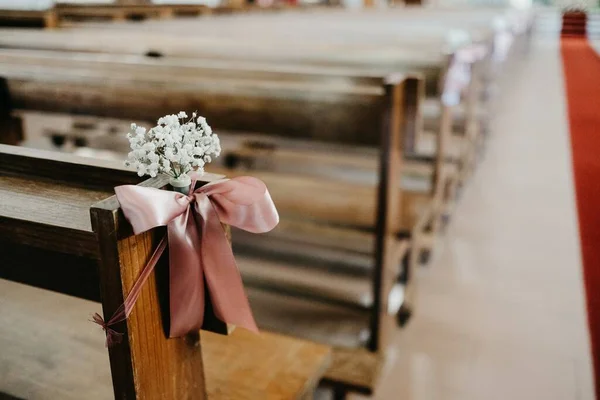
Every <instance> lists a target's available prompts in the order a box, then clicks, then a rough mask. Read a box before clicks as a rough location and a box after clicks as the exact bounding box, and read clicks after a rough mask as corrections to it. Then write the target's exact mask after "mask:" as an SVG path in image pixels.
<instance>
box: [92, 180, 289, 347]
mask: <svg viewBox="0 0 600 400" xmlns="http://www.w3.org/2000/svg"><path fill="white" fill-rule="evenodd" d="M194 183H195V182H192V188H193V187H194ZM115 192H116V194H117V198H118V200H119V203H120V204H121V209H122V210H123V213H124V214H125V217H126V218H127V220H128V221H129V222H130V223H131V225H132V227H133V231H134V233H135V234H139V233H142V232H145V231H148V230H150V229H152V228H155V227H158V226H165V225H166V226H167V234H168V246H169V308H170V316H171V322H170V330H169V337H172V338H173V337H180V336H184V335H186V334H188V333H190V332H197V331H198V330H199V329H200V327H201V326H202V322H203V320H204V309H205V304H204V299H205V297H204V290H205V286H204V282H205V281H206V285H207V290H208V292H209V295H210V299H211V301H212V305H213V308H214V312H215V315H216V316H217V318H219V319H220V320H221V321H223V322H225V323H229V324H233V325H237V326H240V327H243V328H246V329H249V330H251V331H254V332H258V328H257V326H256V323H255V322H254V317H253V316H252V311H251V309H250V305H249V303H248V298H247V297H246V293H245V291H244V287H243V284H242V279H241V276H240V273H239V270H238V268H237V265H236V263H235V259H234V257H233V252H232V250H231V245H230V244H229V241H228V240H227V236H226V235H225V231H224V230H223V227H222V226H221V223H224V224H228V225H231V226H234V227H237V228H240V229H244V230H246V231H249V232H253V233H263V232H268V231H270V230H272V229H273V228H274V227H275V226H276V225H277V224H278V222H279V215H278V214H277V209H276V208H275V205H274V204H273V200H272V199H271V196H270V195H269V191H268V190H267V187H266V185H265V184H264V183H263V182H262V181H260V180H259V179H256V178H252V177H247V176H245V177H237V178H233V179H225V180H219V181H215V182H211V183H208V184H206V185H204V186H202V187H200V188H198V189H197V190H195V191H193V192H190V194H189V195H188V196H186V195H183V194H181V193H177V192H171V191H166V190H160V189H155V188H148V187H142V186H134V185H125V186H118V187H116V188H115ZM165 247H166V243H165V239H163V240H162V241H161V243H160V244H159V247H158V248H157V249H156V251H155V253H154V254H153V256H152V258H151V259H150V261H149V262H148V264H147V265H146V266H145V267H144V270H143V271H142V273H141V275H140V277H139V278H138V280H137V282H136V283H135V285H134V286H133V288H132V290H131V292H130V293H129V295H128V296H127V299H126V300H125V302H124V304H123V305H122V306H121V307H120V308H119V309H118V310H117V312H115V314H114V315H113V316H112V318H111V319H110V320H108V321H107V322H105V321H104V320H103V319H102V318H101V317H100V316H99V315H97V314H96V315H95V316H94V322H96V323H98V324H99V325H101V326H102V328H103V329H104V330H105V332H106V335H107V345H111V344H112V343H115V342H118V341H120V336H119V333H118V332H115V331H114V330H113V329H111V328H110V325H113V324H116V323H118V322H121V321H124V320H125V319H127V317H128V316H129V314H130V313H131V311H132V310H133V305H134V304H135V301H136V300H137V298H138V296H139V293H140V291H141V289H142V287H143V284H144V283H145V281H146V279H147V278H148V276H149V275H150V272H151V271H152V270H153V268H154V266H155V265H156V263H157V262H158V260H159V258H160V255H161V254H162V252H163V251H164V249H165Z"/></svg>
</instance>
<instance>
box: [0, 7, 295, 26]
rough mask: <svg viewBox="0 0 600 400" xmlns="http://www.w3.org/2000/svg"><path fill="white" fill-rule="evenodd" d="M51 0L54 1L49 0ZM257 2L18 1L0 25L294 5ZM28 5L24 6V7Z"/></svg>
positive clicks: (1, 11)
mask: <svg viewBox="0 0 600 400" xmlns="http://www.w3.org/2000/svg"><path fill="white" fill-rule="evenodd" d="M48 3H53V2H48ZM269 3H271V4H257V3H251V2H247V1H243V0H227V1H222V2H221V1H217V2H204V4H194V3H193V2H182V3H166V4H155V3H152V2H149V1H131V2H126V1H125V2H118V1H117V2H115V3H98V2H92V1H90V2H88V3H86V2H79V3H69V2H65V3H53V4H51V5H50V4H49V6H48V7H45V8H39V4H37V3H33V4H28V3H27V2H21V3H20V4H18V5H17V6H16V7H11V8H2V7H1V5H0V26H10V27H25V28H46V29H56V28H59V27H65V26H70V25H73V24H78V23H96V22H106V21H111V22H123V21H137V22H139V21H145V20H149V19H160V20H165V19H174V18H175V19H178V18H190V17H199V16H205V15H213V14H230V13H233V12H248V11H272V10H278V9H282V8H285V7H290V6H293V5H292V4H290V3H287V2H283V3H276V2H269ZM28 5H29V6H30V7H27V6H28Z"/></svg>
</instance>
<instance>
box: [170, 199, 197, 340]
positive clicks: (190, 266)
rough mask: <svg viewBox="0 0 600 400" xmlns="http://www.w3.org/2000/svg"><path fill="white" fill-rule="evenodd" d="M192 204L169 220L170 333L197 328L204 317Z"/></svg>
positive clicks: (178, 335)
mask: <svg viewBox="0 0 600 400" xmlns="http://www.w3.org/2000/svg"><path fill="white" fill-rule="evenodd" d="M191 210H192V209H191V207H190V208H188V209H187V211H186V212H184V213H183V214H182V215H180V216H179V217H177V218H175V219H174V220H172V221H171V222H169V224H168V235H169V308H170V326H169V337H171V338H175V337H181V336H185V335H187V334H188V333H190V332H194V331H196V332H198V331H199V330H200V328H201V327H202V322H203V321H204V307H205V304H204V303H205V302H204V274H203V271H202V268H201V258H200V253H201V243H200V238H199V235H198V228H197V227H196V221H195V219H194V218H193V217H192V216H191V215H190V213H191Z"/></svg>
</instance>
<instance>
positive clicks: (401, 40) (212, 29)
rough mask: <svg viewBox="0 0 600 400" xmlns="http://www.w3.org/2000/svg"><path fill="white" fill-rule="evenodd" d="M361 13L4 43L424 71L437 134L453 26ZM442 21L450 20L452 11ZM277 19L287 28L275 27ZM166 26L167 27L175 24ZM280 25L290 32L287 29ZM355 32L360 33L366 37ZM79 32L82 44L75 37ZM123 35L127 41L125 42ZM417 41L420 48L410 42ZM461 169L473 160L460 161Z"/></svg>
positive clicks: (428, 118)
mask: <svg viewBox="0 0 600 400" xmlns="http://www.w3.org/2000/svg"><path fill="white" fill-rule="evenodd" d="M454 14H456V13H454ZM357 15H358V16H356V15H355V14H353V13H343V12H319V13H285V14H282V15H278V16H277V17H276V18H277V19H275V18H269V17H268V16H252V17H251V16H243V17H241V18H235V19H232V20H228V19H221V18H211V19H208V20H207V21H205V22H204V23H203V24H202V25H198V24H197V23H196V25H194V22H189V23H188V24H187V25H184V26H185V27H186V28H187V30H186V29H183V28H178V27H177V26H174V27H173V28H174V29H173V30H172V31H169V34H164V33H163V28H164V27H165V24H159V25H157V24H154V25H153V24H150V25H149V26H150V27H153V28H154V30H160V31H161V35H155V34H153V32H152V30H147V29H144V28H143V27H144V26H146V25H143V26H142V27H140V28H139V29H137V28H136V29H135V30H133V29H129V30H126V31H124V32H119V31H117V32H110V31H105V30H100V31H98V30H92V31H89V30H83V29H80V30H78V31H77V32H56V34H53V35H51V36H48V35H37V36H31V35H28V37H24V36H23V35H18V36H15V37H13V35H11V34H10V32H7V35H5V38H6V39H2V38H0V43H1V44H2V45H4V46H18V47H26V48H45V49H60V50H69V51H95V52H103V53H106V52H109V53H125V54H139V55H143V54H152V55H153V56H164V57H167V58H169V59H171V58H175V59H177V58H179V59H182V58H189V57H201V58H202V59H201V60H198V61H199V62H201V63H203V64H204V63H206V62H207V61H208V63H210V60H207V58H208V59H213V60H214V59H220V60H230V61H231V63H232V64H235V63H240V62H244V63H248V62H252V63H259V64H260V63H263V64H264V63H265V62H267V63H270V64H277V65H282V64H283V65H287V66H293V67H298V66H299V65H300V64H301V65H307V66H312V67H314V68H323V67H328V68H331V67H338V68H341V67H343V68H348V67H351V68H359V69H361V70H363V71H365V72H370V73H378V74H382V73H391V72H394V71H398V70H419V71H421V72H422V73H424V74H425V78H426V84H427V94H428V96H430V97H431V100H430V101H428V103H429V104H430V106H429V107H425V111H426V112H425V113H424V117H425V128H426V129H427V130H428V131H430V132H431V133H433V134H436V133H437V132H439V131H440V127H441V125H440V121H441V115H442V113H443V110H442V109H441V107H440V106H439V100H438V101H436V100H435V99H436V96H438V98H439V94H440V86H441V85H440V81H441V80H442V79H443V75H444V73H445V70H446V68H447V65H448V60H449V57H450V56H449V55H444V54H443V50H444V43H445V39H444V32H447V28H445V29H444V30H442V31H440V30H439V28H437V32H436V33H435V34H425V33H424V32H423V30H422V29H421V30H417V32H418V34H417V35H416V36H415V34H414V33H412V32H411V29H414V26H411V27H410V29H406V28H402V27H401V26H400V25H399V24H395V25H394V24H392V23H393V22H394V18H395V19H398V17H399V16H401V14H400V13H398V12H397V10H396V11H395V12H393V13H392V16H393V18H385V14H382V13H357ZM450 15H453V14H450ZM442 16H443V17H444V18H445V17H447V15H446V14H443V15H442ZM279 18H281V20H283V21H285V23H284V24H281V23H276V21H278V20H279ZM308 21H311V23H310V24H308V25H309V26H310V27H311V28H310V30H307V29H306V27H305V26H307V22H308ZM315 21H316V23H315ZM263 25H264V26H263ZM195 26H196V28H198V27H203V28H201V29H202V31H203V32H204V30H206V32H204V33H203V35H202V37H200V38H194V40H193V41H186V40H184V39H183V38H182V37H181V36H180V35H181V32H189V31H190V30H191V29H194V27H195ZM166 27H167V28H168V27H169V25H166ZM219 27H220V28H219ZM282 27H284V29H285V31H281V29H282ZM300 27H302V29H300ZM427 27H428V28H429V27H431V26H430V25H429V26H427ZM175 28H177V29H175ZM288 28H289V29H288ZM296 28H298V29H296ZM244 32H248V33H247V34H245V33H244ZM269 32H270V33H269ZM278 32H279V33H278ZM356 32H360V35H357V34H356ZM482 32H487V34H484V33H480V34H479V36H478V37H480V39H481V40H482V41H484V42H486V41H487V42H489V39H490V33H489V29H488V30H487V31H482ZM75 34H76V35H77V41H74V40H72V38H73V35H75ZM123 35H125V36H126V37H127V38H128V40H126V41H124V40H122V38H123ZM305 36H307V37H305ZM248 37H250V38H253V37H254V38H260V40H256V41H252V42H251V43H248ZM342 39H343V41H342ZM413 42H414V44H411V43H413ZM457 108H459V109H460V108H462V112H460V113H458V114H459V115H458V116H456V117H454V118H453V119H454V121H455V122H453V127H454V128H455V130H456V131H457V132H458V133H459V135H454V136H453V137H452V140H451V141H450V143H449V146H450V147H451V148H452V151H451V152H452V153H454V154H456V155H457V157H455V158H459V159H460V158H462V157H467V158H468V157H469V154H468V151H467V150H465V149H466V148H469V147H470V146H471V145H470V143H469V142H471V141H472V140H470V139H467V140H463V139H462V137H461V135H464V132H465V131H466V127H467V125H470V126H475V125H476V124H474V123H471V122H467V121H472V120H474V119H476V116H475V115H472V114H474V111H473V110H471V109H472V108H473V107H470V106H468V105H464V106H459V107H457ZM453 114H456V113H455V112H453ZM424 136H425V135H420V133H419V135H418V136H417V137H416V141H417V143H419V142H420V141H421V138H422V137H424ZM428 136H429V137H426V138H425V142H426V143H425V144H424V145H423V146H421V145H420V146H417V150H419V149H420V148H425V149H427V150H426V151H425V152H426V154H427V155H428V156H431V151H432V150H431V149H434V148H435V146H434V145H432V142H435V139H432V138H431V136H432V135H428ZM414 147H415V146H414V145H411V146H408V149H411V150H412V149H413V148H414ZM459 164H460V165H463V164H464V165H467V164H469V163H468V162H463V161H462V160H461V162H460V163H459ZM462 175H466V174H462Z"/></svg>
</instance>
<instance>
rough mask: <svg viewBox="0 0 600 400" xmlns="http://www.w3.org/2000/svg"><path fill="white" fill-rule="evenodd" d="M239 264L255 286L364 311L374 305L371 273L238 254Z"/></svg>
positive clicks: (247, 278)
mask: <svg viewBox="0 0 600 400" xmlns="http://www.w3.org/2000/svg"><path fill="white" fill-rule="evenodd" d="M237 264H238V266H239V268H240V272H241V273H242V277H243V279H244V282H246V283H247V284H248V285H251V286H254V287H261V288H265V289H271V290H276V291H281V292H284V293H290V294H294V295H297V296H301V297H308V298H315V299H319V300H322V301H325V302H332V303H335V304H339V305H342V306H347V307H351V308H358V309H363V310H367V309H368V308H369V307H371V306H372V304H373V293H372V286H371V280H370V277H369V276H368V275H367V276H356V275H347V274H345V273H344V270H342V269H337V270H336V269H335V268H327V267H322V266H319V265H318V264H313V263H312V262H310V261H309V262H305V263H304V264H301V263H300V262H285V261H282V260H276V259H271V260H269V259H265V258H254V257H251V256H238V257H237ZM371 269H372V268H371Z"/></svg>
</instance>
